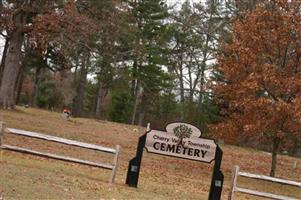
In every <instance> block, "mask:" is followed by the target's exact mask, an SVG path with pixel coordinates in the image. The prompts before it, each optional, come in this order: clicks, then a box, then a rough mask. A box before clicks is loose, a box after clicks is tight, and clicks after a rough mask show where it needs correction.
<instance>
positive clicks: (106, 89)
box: [95, 81, 109, 119]
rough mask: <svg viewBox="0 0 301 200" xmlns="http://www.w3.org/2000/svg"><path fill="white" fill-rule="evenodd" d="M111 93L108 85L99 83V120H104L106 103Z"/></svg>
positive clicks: (97, 114) (97, 104) (97, 115)
mask: <svg viewBox="0 0 301 200" xmlns="http://www.w3.org/2000/svg"><path fill="white" fill-rule="evenodd" d="M108 92H109V87H108V86H107V85H106V83H104V82H102V81H99V88H98V93H97V101H96V110H95V116H96V118H98V119H103V118H104V101H105V98H106V96H107V94H108Z"/></svg>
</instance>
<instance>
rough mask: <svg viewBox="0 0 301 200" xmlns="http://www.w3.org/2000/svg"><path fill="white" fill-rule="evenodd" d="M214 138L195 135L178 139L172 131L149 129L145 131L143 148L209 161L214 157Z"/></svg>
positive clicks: (149, 150) (159, 152)
mask: <svg viewBox="0 0 301 200" xmlns="http://www.w3.org/2000/svg"><path fill="white" fill-rule="evenodd" d="M216 146H217V145H216V144H215V142H214V140H211V139H206V138H199V137H195V136H194V135H193V134H192V137H186V138H182V139H180V138H179V137H178V136H176V135H175V134H174V133H171V132H164V131H158V130H151V131H150V132H148V133H147V137H146V143H145V148H146V150H147V151H148V152H152V153H157V154H163V155H168V156H174V157H180V158H186V159H190V160H197V161H200V162H207V163H210V162H211V161H213V160H214V158H215V151H216Z"/></svg>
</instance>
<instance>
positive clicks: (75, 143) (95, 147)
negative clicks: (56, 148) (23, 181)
mask: <svg viewBox="0 0 301 200" xmlns="http://www.w3.org/2000/svg"><path fill="white" fill-rule="evenodd" d="M4 132H5V133H8V134H14V135H19V136H26V137H31V138H36V139H41V140H46V141H51V142H56V143H61V144H65V145H70V146H76V147H81V148H85V149H90V150H95V151H100V152H105V153H110V154H114V158H113V164H108V163H100V162H91V161H87V160H81V159H77V158H72V157H67V156H61V155H56V154H52V153H46V152H40V151H34V150H32V149H27V148H21V147H17V146H12V145H7V144H4V140H3V138H4ZM0 150H10V151H16V152H21V153H27V154H32V155H37V156H42V157H46V158H52V159H57V160H63V161H67V162H72V163H79V164H84V165H89V166H93V167H99V168H104V169H110V170H112V175H111V177H110V180H109V182H110V183H114V181H115V176H116V171H117V166H118V157H119V153H120V146H119V145H117V146H116V149H113V148H108V147H103V146H99V145H95V144H89V143H85V142H79V141H75V140H69V139H65V138H61V137H55V136H51V135H45V134H42V133H36V132H30V131H24V130H19V129H14V128H5V126H4V123H3V122H1V121H0Z"/></svg>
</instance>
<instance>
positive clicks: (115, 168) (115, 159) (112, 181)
mask: <svg viewBox="0 0 301 200" xmlns="http://www.w3.org/2000/svg"><path fill="white" fill-rule="evenodd" d="M119 152H120V146H119V145H117V146H116V153H115V157H114V161H113V165H114V167H113V169H112V175H111V178H110V183H114V181H115V176H116V171H117V166H118V157H119Z"/></svg>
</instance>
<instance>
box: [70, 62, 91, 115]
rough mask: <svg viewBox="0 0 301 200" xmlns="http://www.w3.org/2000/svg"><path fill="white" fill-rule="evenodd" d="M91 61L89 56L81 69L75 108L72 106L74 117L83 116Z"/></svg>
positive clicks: (74, 103)
mask: <svg viewBox="0 0 301 200" xmlns="http://www.w3.org/2000/svg"><path fill="white" fill-rule="evenodd" d="M89 60H90V57H89V56H88V57H87V58H86V60H85V61H84V62H83V64H82V66H81V69H80V77H79V83H78V85H77V88H76V95H75V97H74V100H73V106H72V115H73V116H74V117H81V116H82V111H83V106H84V98H85V88H86V84H87V74H88V67H89V65H90V61H89Z"/></svg>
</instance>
